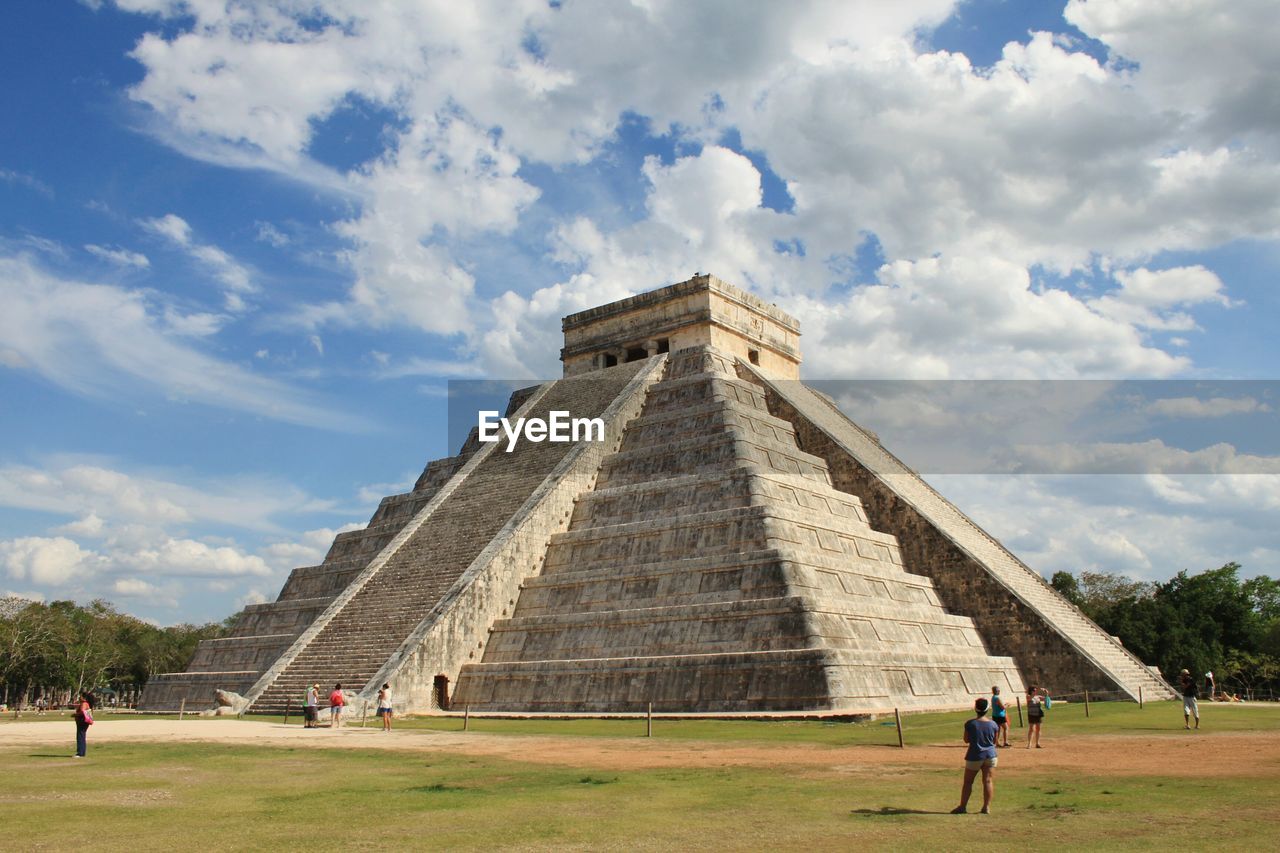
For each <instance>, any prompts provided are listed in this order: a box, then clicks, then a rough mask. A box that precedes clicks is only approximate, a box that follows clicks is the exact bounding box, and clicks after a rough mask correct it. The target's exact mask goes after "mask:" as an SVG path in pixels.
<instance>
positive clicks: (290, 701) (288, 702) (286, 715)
mask: <svg viewBox="0 0 1280 853" xmlns="http://www.w3.org/2000/svg"><path fill="white" fill-rule="evenodd" d="M292 708H293V697H292V696H290V697H289V698H288V699H286V700H284V725H286V726H287V725H289V711H290V709H292Z"/></svg>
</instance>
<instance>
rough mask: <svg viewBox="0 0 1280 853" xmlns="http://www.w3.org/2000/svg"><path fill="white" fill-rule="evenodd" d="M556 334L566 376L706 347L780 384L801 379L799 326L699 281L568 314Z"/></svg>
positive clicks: (714, 281) (729, 288) (747, 297)
mask: <svg viewBox="0 0 1280 853" xmlns="http://www.w3.org/2000/svg"><path fill="white" fill-rule="evenodd" d="M562 326H563V328H564V348H563V349H562V350H560V360H561V361H562V362H564V375H565V376H575V375H577V374H579V373H587V372H589V371H592V370H603V369H604V368H606V367H614V366H615V365H619V364H625V363H627V362H630V361H640V360H642V359H645V358H649V357H651V356H655V355H659V354H661V353H665V352H674V351H677V350H682V349H687V348H690V347H696V346H704V345H705V346H712V347H715V348H716V349H717V350H719V351H720V352H723V353H726V354H728V355H732V356H737V357H738V358H741V359H742V360H743V361H746V362H748V363H750V364H754V365H757V366H758V367H760V368H761V369H762V370H763V371H764V372H766V373H768V374H769V375H770V376H773V377H776V378H778V379H799V378H800V321H798V320H796V318H795V317H792V316H791V315H790V314H788V313H786V312H785V311H783V310H781V309H780V308H778V307H777V306H776V305H770V304H768V303H767V302H765V301H763V300H761V299H759V298H757V297H755V296H752V295H751V294H750V293H747V292H746V291H745V290H741V289H740V288H737V287H734V286H733V285H732V284H729V283H728V282H726V281H722V280H720V279H718V278H716V277H715V276H713V275H707V274H704V273H699V274H697V275H695V276H693V278H690V279H689V280H688V281H682V282H679V283H678V284H672V285H669V286H667V287H663V288H659V289H658V290H651V291H649V292H647V293H641V294H640V295H638V296H632V297H629V298H627V299H621V300H619V301H617V302H610V303H609V304H608V305H601V306H599V307H598V308H590V309H588V310H586V311H579V312H578V313H577V314H570V315H569V316H568V317H565V318H564V320H563V321H562Z"/></svg>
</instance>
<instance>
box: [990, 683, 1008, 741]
mask: <svg viewBox="0 0 1280 853" xmlns="http://www.w3.org/2000/svg"><path fill="white" fill-rule="evenodd" d="M991 721H992V722H993V723H995V724H996V725H997V726H999V727H1000V737H999V738H997V740H998V741H1003V743H997V744H996V745H997V746H1002V747H1007V746H1009V709H1008V708H1006V707H1005V706H1004V700H1003V699H1001V698H1000V688H999V687H997V686H995V685H992V687H991Z"/></svg>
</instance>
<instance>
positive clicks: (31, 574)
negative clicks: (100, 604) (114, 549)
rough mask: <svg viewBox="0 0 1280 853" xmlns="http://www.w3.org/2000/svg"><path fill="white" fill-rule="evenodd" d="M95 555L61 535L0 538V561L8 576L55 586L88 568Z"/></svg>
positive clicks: (88, 569) (89, 569) (87, 571)
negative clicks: (1, 539) (0, 539)
mask: <svg viewBox="0 0 1280 853" xmlns="http://www.w3.org/2000/svg"><path fill="white" fill-rule="evenodd" d="M96 556H97V555H95V554H94V553H93V552H90V551H85V550H83V549H81V547H80V546H79V545H78V544H76V543H75V542H74V541H72V540H70V539H67V538H66V537H64V536H57V537H53V538H49V537H44V536H25V537H22V538H20V539H10V540H7V541H0V563H3V565H4V567H5V568H6V569H7V570H8V573H9V577H10V578H11V579H13V580H18V581H30V582H32V583H37V584H47V585H49V586H55V587H56V586H61V585H63V584H66V583H67V582H69V581H72V580H74V579H77V578H79V577H82V576H84V575H86V574H88V573H89V572H90V571H92V568H93V564H94V563H95V562H96Z"/></svg>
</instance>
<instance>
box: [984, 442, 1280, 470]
mask: <svg viewBox="0 0 1280 853" xmlns="http://www.w3.org/2000/svg"><path fill="white" fill-rule="evenodd" d="M1007 464H1008V467H1009V470H1012V471H1018V472H1029V473H1035V474H1075V473H1079V474H1102V473H1109V472H1114V473H1118V474H1119V473H1131V474H1142V473H1153V474H1242V475H1252V474H1280V457H1277V456H1259V455H1256V454H1251V453H1241V452H1239V451H1238V450H1236V448H1235V447H1233V446H1232V445H1230V444H1227V443H1225V442H1219V443H1217V444H1212V445H1210V446H1208V447H1204V448H1201V449H1200V450H1184V449H1182V448H1179V447H1170V446H1169V445H1167V444H1165V443H1164V442H1163V441H1161V440H1160V439H1158V438H1152V439H1147V440H1146V441H1138V442H1095V443H1087V444H1034V445H1016V446H1014V447H1013V448H1011V450H1010V451H1009V452H1008V454H1007Z"/></svg>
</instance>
